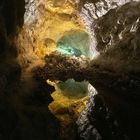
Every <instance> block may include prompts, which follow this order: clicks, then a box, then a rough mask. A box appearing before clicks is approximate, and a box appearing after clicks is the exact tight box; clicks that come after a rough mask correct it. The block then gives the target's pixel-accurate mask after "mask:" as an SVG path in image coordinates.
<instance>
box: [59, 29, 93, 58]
mask: <svg viewBox="0 0 140 140" xmlns="http://www.w3.org/2000/svg"><path fill="white" fill-rule="evenodd" d="M57 51H58V52H60V53H62V54H65V55H68V56H76V57H79V56H81V55H84V56H85V57H88V58H90V57H91V52H90V37H89V35H88V33H87V32H85V31H82V30H70V31H67V32H65V33H64V35H63V36H62V37H61V38H60V39H59V40H58V41H57Z"/></svg>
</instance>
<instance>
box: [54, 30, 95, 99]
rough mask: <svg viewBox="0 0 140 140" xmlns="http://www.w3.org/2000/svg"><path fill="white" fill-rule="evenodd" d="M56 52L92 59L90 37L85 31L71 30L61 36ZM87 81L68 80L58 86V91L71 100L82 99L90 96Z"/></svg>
mask: <svg viewBox="0 0 140 140" xmlns="http://www.w3.org/2000/svg"><path fill="white" fill-rule="evenodd" d="M56 50H57V51H58V52H59V53H61V54H63V55H66V56H69V57H73V56H74V57H75V58H78V57H85V58H86V59H91V55H92V53H91V50H90V36H89V34H88V33H87V32H85V31H83V30H70V31H67V32H65V33H64V34H63V36H61V37H60V38H59V39H58V41H57V43H56ZM88 85H89V83H88V82H87V81H82V82H77V81H75V80H74V79H68V80H67V81H65V82H59V83H57V84H56V86H57V89H59V90H60V91H61V93H62V94H64V95H65V96H69V97H71V98H80V97H84V96H87V95H88Z"/></svg>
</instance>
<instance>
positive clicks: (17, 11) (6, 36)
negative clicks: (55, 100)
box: [0, 0, 59, 140]
mask: <svg viewBox="0 0 140 140" xmlns="http://www.w3.org/2000/svg"><path fill="white" fill-rule="evenodd" d="M24 13H25V1H24V0H2V1H0V75H1V77H0V114H1V115H0V140H11V139H14V140H19V139H20V140H25V139H27V140H31V139H34V140H38V139H39V140H45V139H51V140H52V139H55V140H56V139H59V123H58V121H57V119H56V118H55V117H54V116H53V115H52V114H51V113H50V111H49V109H48V104H49V103H50V102H51V101H52V98H51V97H50V93H51V92H52V91H54V88H53V87H51V86H49V85H47V84H46V82H45V80H42V79H39V78H38V77H36V76H34V78H33V75H32V76H31V75H30V74H31V73H28V74H27V75H26V76H25V77H26V78H24V79H23V78H22V73H23V71H22V69H23V67H22V65H21V63H19V61H18V59H17V58H18V56H19V50H20V49H19V47H20V46H19V44H20V43H21V42H18V40H17V38H18V36H19V32H20V31H22V28H24V27H23V24H24ZM23 40H24V39H23ZM26 41H27V40H26ZM26 43H28V42H26ZM24 46H26V44H24ZM21 49H22V48H21ZM27 49H28V48H27ZM22 52H25V51H24V50H22ZM26 57H27V56H26ZM35 58H36V57H35ZM29 59H30V57H29ZM23 60H26V59H23ZM26 62H27V63H25V62H23V63H24V64H28V63H29V61H28V59H27V60H26ZM28 76H29V77H28ZM27 77H28V78H27ZM32 85H33V86H32ZM45 93H47V94H45ZM46 95H47V96H46ZM56 137H57V138H56Z"/></svg>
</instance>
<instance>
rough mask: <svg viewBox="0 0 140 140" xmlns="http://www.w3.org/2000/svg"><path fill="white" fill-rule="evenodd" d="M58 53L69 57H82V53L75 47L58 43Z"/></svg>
mask: <svg viewBox="0 0 140 140" xmlns="http://www.w3.org/2000/svg"><path fill="white" fill-rule="evenodd" d="M57 50H58V52H60V53H62V54H65V55H69V56H80V55H82V52H81V51H80V50H78V49H76V48H74V47H71V46H69V45H68V44H63V43H60V42H59V43H58V44H57Z"/></svg>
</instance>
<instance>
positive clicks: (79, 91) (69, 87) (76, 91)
mask: <svg viewBox="0 0 140 140" xmlns="http://www.w3.org/2000/svg"><path fill="white" fill-rule="evenodd" d="M88 84H89V83H88V82H86V81H83V82H76V81H75V80H74V79H68V80H67V81H66V82H59V83H58V84H57V87H58V88H59V89H60V90H61V93H62V94H63V95H66V96H69V97H73V98H80V97H84V96H86V95H87V94H88Z"/></svg>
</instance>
